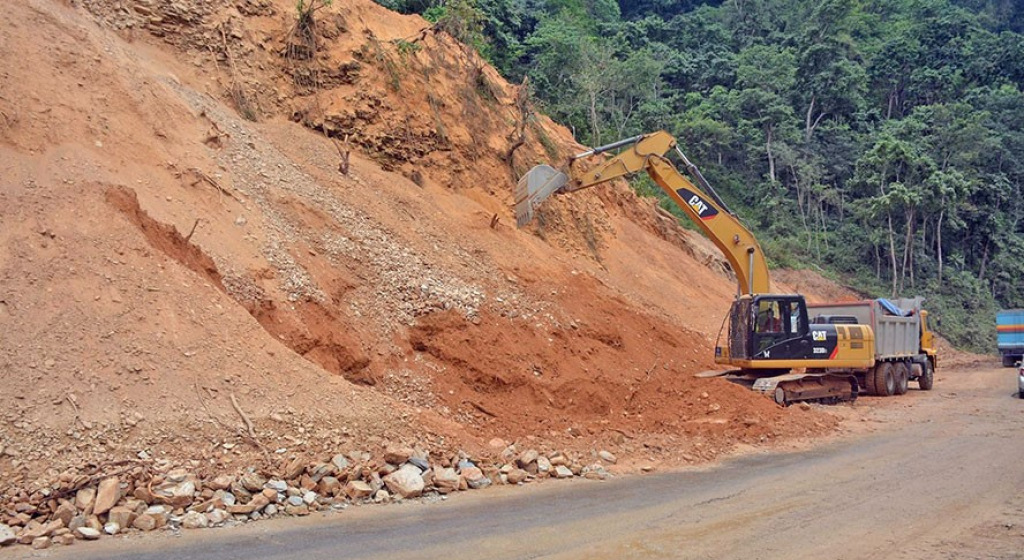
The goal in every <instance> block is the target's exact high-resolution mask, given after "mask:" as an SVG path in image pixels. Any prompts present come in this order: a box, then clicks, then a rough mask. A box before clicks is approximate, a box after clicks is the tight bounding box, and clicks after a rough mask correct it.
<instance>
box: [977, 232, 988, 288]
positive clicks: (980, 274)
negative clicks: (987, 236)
mask: <svg viewBox="0 0 1024 560" xmlns="http://www.w3.org/2000/svg"><path fill="white" fill-rule="evenodd" d="M988 243H989V241H988V240H985V250H984V251H982V253H981V270H980V271H979V272H978V281H979V282H984V281H985V265H986V264H987V261H988Z"/></svg>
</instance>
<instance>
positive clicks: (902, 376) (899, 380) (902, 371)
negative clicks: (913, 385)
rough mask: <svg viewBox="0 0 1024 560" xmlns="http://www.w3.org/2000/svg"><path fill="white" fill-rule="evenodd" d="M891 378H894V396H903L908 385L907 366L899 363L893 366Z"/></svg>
mask: <svg viewBox="0 0 1024 560" xmlns="http://www.w3.org/2000/svg"><path fill="white" fill-rule="evenodd" d="M892 369H893V377H895V378H896V394H897V395H903V394H905V393H906V392H907V388H908V385H909V383H910V371H909V370H908V369H907V364H906V363H904V362H899V363H897V364H896V365H894V366H893V368H892Z"/></svg>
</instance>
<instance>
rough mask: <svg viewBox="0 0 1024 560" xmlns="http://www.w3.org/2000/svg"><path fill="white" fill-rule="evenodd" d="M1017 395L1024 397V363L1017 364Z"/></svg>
mask: <svg viewBox="0 0 1024 560" xmlns="http://www.w3.org/2000/svg"><path fill="white" fill-rule="evenodd" d="M1017 396H1018V397H1020V398H1022V399H1024V363H1022V364H1018V365H1017Z"/></svg>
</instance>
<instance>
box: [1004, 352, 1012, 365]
mask: <svg viewBox="0 0 1024 560" xmlns="http://www.w3.org/2000/svg"><path fill="white" fill-rule="evenodd" d="M1013 365H1014V364H1013V356H1007V355H1006V354H1003V367H1013Z"/></svg>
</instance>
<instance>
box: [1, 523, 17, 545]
mask: <svg viewBox="0 0 1024 560" xmlns="http://www.w3.org/2000/svg"><path fill="white" fill-rule="evenodd" d="M16 540H17V538H16V537H15V536H14V530H13V529H11V528H10V527H8V526H7V525H3V524H0V546H7V545H9V544H14V541H16Z"/></svg>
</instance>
